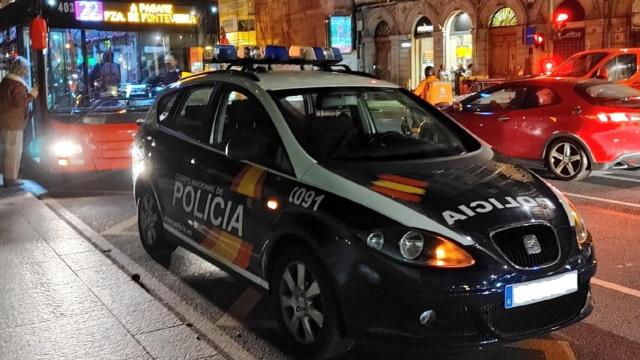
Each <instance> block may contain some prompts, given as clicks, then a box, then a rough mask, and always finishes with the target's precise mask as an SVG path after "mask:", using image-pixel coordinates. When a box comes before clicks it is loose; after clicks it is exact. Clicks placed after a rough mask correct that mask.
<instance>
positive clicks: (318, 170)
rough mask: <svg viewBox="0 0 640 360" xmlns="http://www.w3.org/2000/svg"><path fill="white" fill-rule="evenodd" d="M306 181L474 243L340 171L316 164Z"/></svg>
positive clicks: (407, 222)
mask: <svg viewBox="0 0 640 360" xmlns="http://www.w3.org/2000/svg"><path fill="white" fill-rule="evenodd" d="M303 182H305V183H308V184H309V185H312V186H315V187H317V188H319V189H322V190H324V191H326V192H329V193H333V194H336V195H338V196H341V197H343V198H345V199H349V200H351V201H353V202H355V203H358V204H360V205H362V206H365V207H367V208H369V209H371V210H373V211H376V212H378V213H380V214H382V215H384V216H386V217H388V218H390V219H392V220H395V221H397V222H398V223H400V224H402V225H404V226H408V227H412V228H416V229H422V230H426V231H431V232H434V233H436V234H440V235H442V236H445V237H447V238H449V239H451V240H453V241H456V242H457V243H459V244H461V245H473V244H475V241H473V239H471V238H470V237H465V236H461V235H459V234H458V233H456V232H455V231H453V230H451V229H450V228H448V227H446V226H444V225H442V224H440V223H438V222H436V221H435V220H433V219H430V218H428V217H426V216H425V215H423V214H421V213H420V212H418V211H416V210H413V209H411V208H410V207H408V206H406V205H404V204H402V203H400V202H398V201H396V200H393V199H390V198H388V197H387V196H384V195H381V194H378V193H377V192H375V191H373V190H371V189H369V188H367V187H365V186H362V185H359V184H357V183H355V182H353V181H351V180H348V179H346V178H344V177H342V176H340V175H337V174H334V173H333V172H331V171H329V170H327V169H325V168H323V167H322V166H320V165H318V164H315V165H314V166H312V167H311V168H310V169H309V171H307V173H306V174H305V175H304V178H303Z"/></svg>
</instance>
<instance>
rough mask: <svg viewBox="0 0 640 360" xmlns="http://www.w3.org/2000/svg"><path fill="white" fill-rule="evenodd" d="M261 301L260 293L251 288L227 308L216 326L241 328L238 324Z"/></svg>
mask: <svg viewBox="0 0 640 360" xmlns="http://www.w3.org/2000/svg"><path fill="white" fill-rule="evenodd" d="M260 299H262V293H261V292H260V291H258V290H256V289H254V288H252V287H251V286H249V287H247V289H246V290H245V291H244V292H243V293H242V295H240V297H239V298H238V299H237V300H236V301H235V302H234V303H233V304H232V305H231V307H229V309H228V310H227V311H226V312H225V313H224V315H222V317H220V319H218V321H216V325H218V326H231V327H236V326H241V324H240V322H243V321H245V320H246V319H247V317H248V316H249V314H250V313H251V311H252V310H253V308H255V307H256V305H257V304H258V302H259V301H260Z"/></svg>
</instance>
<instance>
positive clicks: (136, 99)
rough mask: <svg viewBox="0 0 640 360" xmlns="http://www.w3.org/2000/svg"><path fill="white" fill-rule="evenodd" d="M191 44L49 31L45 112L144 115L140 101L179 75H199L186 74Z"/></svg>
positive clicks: (177, 36) (186, 36)
mask: <svg viewBox="0 0 640 360" xmlns="http://www.w3.org/2000/svg"><path fill="white" fill-rule="evenodd" d="M196 41H197V39H196V36H195V35H194V34H193V33H170V34H162V33H153V32H125V31H99V30H80V29H51V30H50V32H49V50H48V54H47V59H46V61H47V105H48V108H49V110H50V111H51V112H52V113H56V114H87V113H91V112H95V111H98V112H108V111H109V110H108V109H109V108H111V109H113V111H114V112H118V111H122V109H123V108H124V109H128V110H131V109H135V110H136V111H145V110H146V108H144V107H141V106H139V105H140V104H147V103H149V104H150V103H151V102H150V101H145V99H153V98H154V97H155V95H156V94H157V92H158V91H160V90H162V89H163V88H164V87H165V86H166V85H168V84H170V83H172V82H175V81H177V80H178V79H179V78H180V75H181V73H182V72H183V71H198V70H199V69H191V67H192V65H193V64H190V63H189V59H188V57H189V55H190V50H191V49H192V48H193V47H195V46H196V45H195V44H196ZM107 99H109V100H110V101H105V100H107ZM116 100H117V101H116ZM105 104H118V106H115V107H112V106H104V105H105ZM131 104H134V106H133V107H132V106H131ZM122 121H128V120H127V119H126V118H125V117H122Z"/></svg>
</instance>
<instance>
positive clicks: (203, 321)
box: [44, 198, 256, 360]
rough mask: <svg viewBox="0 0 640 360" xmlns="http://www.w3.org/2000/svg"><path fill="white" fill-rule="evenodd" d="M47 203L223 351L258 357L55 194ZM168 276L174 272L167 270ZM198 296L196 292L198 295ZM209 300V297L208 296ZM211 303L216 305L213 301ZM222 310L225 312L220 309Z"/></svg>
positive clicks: (244, 359) (251, 359) (240, 359)
mask: <svg viewBox="0 0 640 360" xmlns="http://www.w3.org/2000/svg"><path fill="white" fill-rule="evenodd" d="M44 201H45V203H46V204H47V205H49V207H50V208H51V209H53V210H54V211H55V212H56V213H57V215H58V216H60V217H61V218H62V219H64V220H66V221H68V222H69V223H71V225H72V226H73V227H75V230H76V231H78V232H80V233H82V234H83V235H84V236H85V237H87V238H88V239H89V240H90V241H91V242H92V243H93V244H94V245H95V246H96V247H97V248H98V249H100V250H102V251H104V250H109V251H110V257H111V258H113V259H114V260H115V261H116V262H117V263H118V264H119V265H120V266H122V267H123V268H124V269H125V270H126V271H127V272H128V273H130V274H139V275H140V279H141V280H142V281H143V282H144V284H145V286H146V287H147V288H148V289H149V290H150V291H151V292H152V293H153V294H154V295H155V296H156V297H157V298H160V299H161V300H162V303H164V304H166V305H168V306H169V307H170V308H171V309H173V310H174V311H175V312H177V313H178V314H180V315H181V316H182V317H183V318H184V319H185V320H186V321H188V322H190V323H192V324H193V326H194V327H195V328H197V329H198V330H199V331H200V332H201V333H202V334H203V335H204V336H206V337H207V338H208V339H209V340H210V341H211V343H213V344H214V345H216V346H217V347H218V348H220V349H221V350H222V351H224V352H226V353H227V354H230V355H231V356H232V357H233V358H234V359H238V360H256V358H255V357H254V356H253V355H251V354H250V353H249V352H248V351H247V350H246V349H244V348H243V347H242V346H241V345H240V344H238V343H237V342H236V341H235V340H233V339H232V338H231V337H229V336H228V335H227V334H225V333H224V332H223V331H222V330H220V329H219V328H218V327H217V326H216V325H215V324H214V323H212V322H210V321H209V320H208V319H207V318H206V317H205V316H203V315H202V314H200V313H199V312H198V311H196V310H195V309H194V308H193V307H191V305H189V304H187V303H186V302H185V301H184V300H182V298H180V297H179V296H178V295H177V294H176V293H174V292H173V291H172V290H171V289H169V288H168V287H167V286H165V285H164V284H163V283H162V282H161V281H160V280H158V279H156V278H155V277H154V276H153V275H151V274H150V273H149V272H147V271H146V270H144V269H143V268H142V267H141V266H140V265H138V264H137V263H136V262H135V261H133V260H131V258H129V257H128V256H127V255H125V254H124V253H123V252H122V251H120V249H118V248H116V247H114V246H113V244H111V243H110V242H109V241H108V240H107V239H105V238H104V237H102V236H101V235H100V234H98V233H97V232H96V231H95V230H93V229H92V228H91V227H90V226H89V225H87V224H86V223H84V222H83V221H82V220H80V219H79V218H78V217H76V216H75V215H74V214H72V213H71V212H70V211H69V210H67V209H66V208H65V207H64V206H62V205H61V204H60V203H59V202H57V201H56V200H55V199H52V198H45V199H44ZM167 274H168V276H172V274H171V273H170V272H167ZM196 296H197V295H196ZM207 301H208V300H207ZM210 306H212V307H215V305H213V304H211V305H210ZM218 310H219V311H220V312H222V313H224V312H223V311H222V310H221V309H218Z"/></svg>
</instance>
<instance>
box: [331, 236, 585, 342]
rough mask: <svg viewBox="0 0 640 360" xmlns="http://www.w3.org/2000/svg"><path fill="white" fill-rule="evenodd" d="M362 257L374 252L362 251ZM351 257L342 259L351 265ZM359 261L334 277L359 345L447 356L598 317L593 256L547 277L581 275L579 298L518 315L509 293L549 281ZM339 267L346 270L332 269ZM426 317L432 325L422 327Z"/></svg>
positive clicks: (494, 271)
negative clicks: (508, 304) (394, 345)
mask: <svg viewBox="0 0 640 360" xmlns="http://www.w3.org/2000/svg"><path fill="white" fill-rule="evenodd" d="M354 247H355V248H359V247H360V246H359V245H356V246H354ZM350 250H352V251H353V250H355V249H353V247H352V249H350ZM361 251H370V249H367V248H366V247H364V248H361V249H359V250H355V252H356V253H358V252H361ZM350 252H351V251H349V250H347V251H345V252H343V253H342V255H341V256H339V257H340V258H342V260H344V257H345V256H346V257H349V256H350V254H349V253H350ZM352 255H355V257H354V258H353V259H354V260H355V261H353V262H351V265H350V266H349V267H345V266H344V265H345V264H344V263H343V264H342V265H337V264H336V265H337V266H336V267H333V269H334V271H338V272H341V271H345V270H346V269H349V270H348V271H346V272H345V273H338V274H334V275H336V282H337V283H338V293H339V299H340V302H341V306H342V309H343V316H344V318H345V330H346V333H347V336H349V337H350V338H353V339H355V340H357V341H376V342H384V343H388V342H389V341H390V340H393V341H395V342H398V343H406V342H408V343H411V344H412V345H419V346H424V347H427V348H437V349H440V350H441V349H443V348H446V350H461V349H467V348H478V347H484V346H489V345H492V344H500V343H507V342H512V341H517V340H520V339H523V338H527V337H531V336H536V335H539V334H543V333H546V332H549V331H553V330H555V329H558V328H561V327H565V326H567V325H570V324H573V323H575V322H577V321H580V320H582V319H583V318H585V317H586V316H588V315H589V314H590V313H591V311H592V303H591V295H590V285H589V280H590V279H591V277H592V276H593V275H594V274H595V270H596V262H595V258H594V254H593V250H592V249H591V250H589V251H588V253H586V254H581V255H576V256H574V257H573V258H571V259H570V260H568V261H567V262H566V263H565V266H560V267H559V268H558V269H557V270H556V271H553V272H545V274H544V276H553V275H557V274H560V273H564V272H567V271H572V270H576V271H577V272H578V285H579V286H578V291H576V292H574V293H571V294H568V295H564V296H561V297H558V298H555V299H551V300H547V301H543V302H539V303H534V304H531V305H525V306H520V307H515V308H511V309H505V306H504V303H505V298H504V297H505V295H504V286H505V285H506V284H514V283H520V282H526V281H530V280H532V278H540V277H541V276H542V275H540V274H537V275H534V274H528V275H522V274H520V273H518V272H516V271H515V270H512V269H510V268H509V270H508V268H507V267H506V266H504V265H500V266H486V267H485V268H484V269H481V270H473V271H467V270H459V269H458V270H433V269H427V268H417V267H408V266H406V265H403V264H399V263H396V262H394V261H392V260H391V259H388V258H386V257H384V256H382V255H380V256H377V255H378V254H376V256H371V254H369V256H366V257H364V256H363V257H360V256H357V255H356V254H353V253H352ZM335 260H337V261H338V262H342V260H340V259H329V260H328V261H330V262H333V261H335ZM329 266H333V265H329ZM425 314H426V315H425ZM421 317H422V320H425V317H430V321H428V322H426V323H425V322H424V321H422V322H421Z"/></svg>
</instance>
